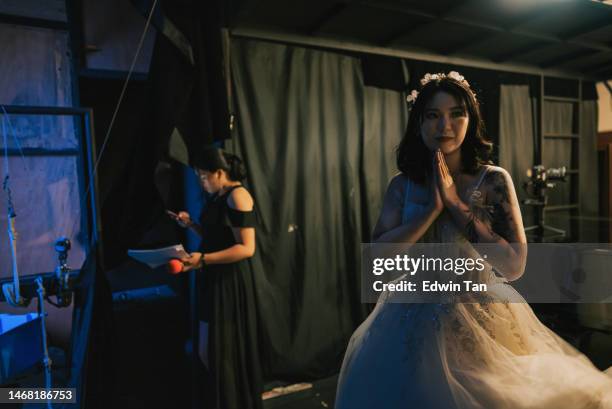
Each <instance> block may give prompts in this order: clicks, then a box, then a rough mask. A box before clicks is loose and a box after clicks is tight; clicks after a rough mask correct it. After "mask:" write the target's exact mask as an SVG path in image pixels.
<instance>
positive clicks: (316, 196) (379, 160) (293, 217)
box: [231, 39, 406, 380]
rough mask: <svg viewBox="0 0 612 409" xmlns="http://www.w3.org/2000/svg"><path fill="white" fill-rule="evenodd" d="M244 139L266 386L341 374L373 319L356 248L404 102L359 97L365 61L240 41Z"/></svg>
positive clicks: (378, 192) (236, 70)
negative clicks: (357, 333) (358, 334)
mask: <svg viewBox="0 0 612 409" xmlns="http://www.w3.org/2000/svg"><path fill="white" fill-rule="evenodd" d="M231 67H232V77H233V89H234V90H235V94H234V98H235V101H234V102H235V110H236V113H237V122H236V123H237V132H236V135H235V139H234V140H233V142H232V146H231V147H232V149H233V150H235V151H237V152H238V153H239V154H241V155H242V156H243V157H244V159H245V161H246V165H247V169H248V173H249V185H250V188H251V191H252V192H253V195H254V198H255V202H256V206H257V208H258V211H259V214H260V218H261V227H260V229H259V230H258V235H257V249H258V250H257V254H256V257H255V259H254V263H253V265H254V268H255V277H256V287H257V296H258V308H259V316H260V327H261V337H262V342H261V345H262V346H263V354H264V359H263V361H264V363H265V368H264V369H265V372H266V375H267V378H268V379H272V378H275V379H279V378H280V379H286V380H292V379H305V378H320V377H323V376H326V375H330V374H333V373H335V372H337V371H338V369H339V366H340V363H341V360H342V357H343V355H344V351H345V348H346V343H347V341H348V338H349V337H350V335H351V334H352V332H353V330H354V329H355V327H356V326H357V325H358V324H359V323H360V322H361V321H362V320H363V319H364V317H365V315H366V314H367V307H366V306H365V305H363V304H361V302H360V270H359V262H360V243H361V242H367V241H369V235H370V232H371V230H372V227H373V223H374V222H375V218H376V217H377V215H378V212H379V209H380V204H381V201H382V195H383V194H382V192H383V191H384V189H385V187H386V183H387V182H388V180H389V178H390V177H391V176H392V173H393V172H394V168H395V165H394V154H393V150H394V148H395V146H396V145H397V144H398V143H399V140H400V138H401V135H402V133H403V128H404V126H405V120H406V112H405V108H404V107H405V104H404V102H403V96H402V94H401V93H399V92H394V91H389V90H379V89H374V88H369V87H364V85H363V80H362V73H361V64H360V59H359V57H358V56H351V55H346V54H339V53H334V52H326V51H322V50H316V49H307V48H301V47H291V46H286V45H280V44H273V43H268V42H262V41H255V40H246V39H233V40H232V45H231Z"/></svg>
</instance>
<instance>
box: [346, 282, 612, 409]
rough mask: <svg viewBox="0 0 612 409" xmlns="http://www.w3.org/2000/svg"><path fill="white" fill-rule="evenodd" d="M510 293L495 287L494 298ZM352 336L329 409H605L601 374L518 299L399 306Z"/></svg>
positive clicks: (609, 380) (608, 406) (382, 305)
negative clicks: (496, 294) (332, 408)
mask: <svg viewBox="0 0 612 409" xmlns="http://www.w3.org/2000/svg"><path fill="white" fill-rule="evenodd" d="M509 292H514V293H515V294H514V295H515V296H516V297H518V298H520V296H518V293H516V292H515V291H514V289H512V287H510V286H509V285H507V284H498V293H506V294H507V293H509ZM390 297H393V294H389V293H385V294H383V295H382V296H381V298H380V300H379V302H378V303H377V305H376V307H375V309H374V311H373V312H372V314H371V315H370V316H369V317H368V318H367V320H366V321H364V322H363V323H362V325H361V326H360V327H359V328H358V329H357V330H356V331H355V333H354V334H353V336H352V338H351V340H350V342H349V345H348V349H347V352H346V355H345V358H344V363H343V365H342V371H341V373H340V378H339V383H338V393H337V398H336V408H337V409H361V408H363V409H386V408H389V409H402V408H406V409H413V408H414V409H438V408H439V409H455V408H457V409H527V408H529V409H612V371H610V370H608V371H606V372H601V371H599V370H598V369H597V368H596V367H594V366H593V364H592V363H591V362H590V361H589V360H588V359H587V358H586V357H585V356H584V355H582V354H581V353H579V352H578V351H577V350H576V349H574V348H573V347H572V346H570V345H569V344H568V343H566V342H565V341H564V340H562V339H561V338H560V337H559V336H557V335H556V334H555V333H553V332H552V331H550V330H549V329H548V328H547V327H545V326H544V325H543V324H542V323H541V322H540V321H539V320H538V319H537V317H536V316H535V315H534V313H533V310H532V309H531V307H530V306H529V305H528V304H527V303H525V302H515V303H510V302H494V303H479V302H474V303H454V304H402V303H393V302H390V301H391V300H390V299H389V298H390Z"/></svg>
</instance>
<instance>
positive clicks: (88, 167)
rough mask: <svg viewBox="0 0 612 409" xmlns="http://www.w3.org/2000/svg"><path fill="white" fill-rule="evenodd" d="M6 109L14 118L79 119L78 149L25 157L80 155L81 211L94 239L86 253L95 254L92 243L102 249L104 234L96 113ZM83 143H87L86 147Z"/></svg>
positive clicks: (34, 152) (32, 153)
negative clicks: (99, 195) (96, 166)
mask: <svg viewBox="0 0 612 409" xmlns="http://www.w3.org/2000/svg"><path fill="white" fill-rule="evenodd" d="M4 108H5V110H6V113H7V114H13V115H52V116H72V117H78V120H79V121H78V125H79V126H77V127H76V128H75V130H76V134H77V141H78V144H79V147H78V148H77V149H60V150H50V149H24V150H23V154H24V156H43V155H47V156H77V163H78V169H77V170H78V183H79V197H80V202H81V203H80V204H81V209H86V211H85V212H81V222H82V226H83V227H84V228H85V229H86V234H87V237H88V238H91V241H90V242H89V243H88V245H87V247H86V250H87V252H89V251H91V248H90V244H91V243H97V245H98V246H101V238H102V231H101V224H100V215H99V212H98V208H99V207H98V199H97V192H98V181H97V178H96V177H95V174H94V164H95V160H96V145H95V134H94V128H93V111H92V110H91V109H90V108H72V107H47V106H27V105H5V106H4ZM0 115H3V113H1V112H0ZM81 135H82V136H84V139H85V140H84V141H82V140H81V139H82V137H81ZM83 142H85V143H84V144H83ZM8 153H9V155H12V156H15V155H20V154H21V152H20V151H19V150H16V149H10V150H9V151H8ZM85 176H87V177H85ZM87 185H89V186H90V188H89V189H87V188H86V186H87ZM87 190H88V191H87ZM86 193H87V194H88V195H89V200H87V197H86ZM99 250H100V251H102V248H101V247H99Z"/></svg>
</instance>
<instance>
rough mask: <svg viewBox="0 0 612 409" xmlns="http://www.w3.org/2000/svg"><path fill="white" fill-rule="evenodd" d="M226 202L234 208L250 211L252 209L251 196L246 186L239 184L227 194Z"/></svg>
mask: <svg viewBox="0 0 612 409" xmlns="http://www.w3.org/2000/svg"><path fill="white" fill-rule="evenodd" d="M227 204H228V205H229V207H231V208H232V209H235V210H241V211H250V210H253V197H252V196H251V194H250V193H249V191H248V190H246V188H244V187H243V186H240V187H238V188H236V189H234V190H232V192H231V193H230V194H229V197H228V198H227Z"/></svg>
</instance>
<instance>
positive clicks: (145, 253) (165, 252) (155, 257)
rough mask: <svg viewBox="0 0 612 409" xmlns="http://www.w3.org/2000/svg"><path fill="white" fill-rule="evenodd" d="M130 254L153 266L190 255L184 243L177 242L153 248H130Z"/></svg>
mask: <svg viewBox="0 0 612 409" xmlns="http://www.w3.org/2000/svg"><path fill="white" fill-rule="evenodd" d="M128 256H130V257H132V258H133V259H135V260H138V261H140V262H141V263H144V264H146V265H148V266H149V267H151V268H155V267H159V266H161V265H162V264H166V263H167V262H168V261H170V260H171V259H173V258H178V259H181V258H185V257H187V256H189V254H188V253H187V252H186V251H185V249H184V248H183V245H182V244H175V245H173V246H168V247H163V248H160V249H153V250H128Z"/></svg>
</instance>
